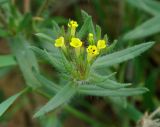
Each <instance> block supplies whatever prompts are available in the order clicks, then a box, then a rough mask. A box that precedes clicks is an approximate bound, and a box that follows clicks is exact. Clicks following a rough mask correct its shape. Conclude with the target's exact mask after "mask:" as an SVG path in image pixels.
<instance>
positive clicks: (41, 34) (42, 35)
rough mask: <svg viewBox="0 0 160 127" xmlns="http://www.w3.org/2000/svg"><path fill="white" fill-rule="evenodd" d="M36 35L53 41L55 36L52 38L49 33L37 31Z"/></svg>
mask: <svg viewBox="0 0 160 127" xmlns="http://www.w3.org/2000/svg"><path fill="white" fill-rule="evenodd" d="M35 35H36V36H38V37H40V38H42V39H45V40H47V41H49V42H53V38H51V37H50V36H48V35H46V34H44V33H36V34H35Z"/></svg>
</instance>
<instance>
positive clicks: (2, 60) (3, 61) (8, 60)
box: [0, 55, 17, 67]
mask: <svg viewBox="0 0 160 127" xmlns="http://www.w3.org/2000/svg"><path fill="white" fill-rule="evenodd" d="M16 64H17V62H16V60H15V59H14V57H13V56H12V55H1V56H0V67H7V66H14V65H16Z"/></svg>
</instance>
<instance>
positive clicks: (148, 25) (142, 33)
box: [123, 16, 160, 40]
mask: <svg viewBox="0 0 160 127" xmlns="http://www.w3.org/2000/svg"><path fill="white" fill-rule="evenodd" d="M159 22H160V16H156V17H153V18H152V19H150V20H148V21H146V22H144V23H143V24H142V25H140V26H138V27H136V28H135V29H134V30H132V31H130V32H128V33H126V34H125V35H124V37H123V39H124V40H130V39H134V40H135V39H140V38H144V37H148V36H151V35H153V34H156V33H159V32H160V23H159Z"/></svg>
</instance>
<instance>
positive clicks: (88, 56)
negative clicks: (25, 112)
mask: <svg viewBox="0 0 160 127" xmlns="http://www.w3.org/2000/svg"><path fill="white" fill-rule="evenodd" d="M82 16H83V20H84V22H83V24H82V25H81V26H80V25H79V24H78V23H77V22H76V21H73V20H69V23H68V24H66V25H65V27H64V26H62V27H59V26H58V24H57V23H56V22H55V21H53V29H52V36H49V34H48V33H47V32H46V33H45V32H38V33H37V34H36V35H37V36H38V37H39V39H40V41H41V42H42V43H45V44H46V43H47V44H49V45H50V50H49V49H48V48H44V49H40V48H38V47H35V46H31V47H30V46H29V48H28V44H27V45H26V42H24V41H22V39H23V38H22V39H21V36H20V35H19V36H18V35H17V36H18V39H16V37H13V38H12V39H11V44H12V46H13V47H12V46H11V47H12V48H13V49H14V50H13V51H14V52H16V53H15V56H16V58H17V61H18V63H20V67H21V71H22V72H23V73H24V74H23V75H24V78H25V79H26V80H27V81H28V83H27V82H26V84H27V85H28V87H29V88H33V90H35V91H38V92H39V93H41V94H43V95H49V97H52V96H53V95H54V96H53V97H52V98H51V99H50V100H49V102H48V103H47V104H46V105H44V106H43V107H42V108H41V109H40V110H39V111H38V112H36V113H35V115H34V117H39V116H42V115H44V114H45V113H47V112H49V111H52V110H54V109H56V108H58V107H59V106H62V105H64V104H66V103H68V102H69V101H71V98H73V97H75V98H76V95H84V96H85V95H89V96H101V97H106V96H109V97H117V96H118V97H122V98H123V99H124V97H127V96H133V95H138V94H142V93H144V92H146V91H147V89H146V88H143V87H139V88H131V87H130V85H131V84H130V83H119V82H117V81H116V80H113V79H115V77H114V75H115V72H113V73H112V72H111V70H110V68H109V67H111V66H114V65H115V64H118V63H121V62H123V61H127V60H129V59H132V58H134V57H136V56H138V55H140V54H141V53H143V52H144V51H146V50H147V49H149V48H150V47H151V46H152V45H153V44H154V42H147V43H142V44H139V45H136V46H133V47H129V48H127V49H124V50H121V51H116V52H113V53H111V52H110V51H111V50H113V47H114V46H115V44H116V41H114V42H113V43H111V42H109V41H108V36H107V35H104V36H102V35H101V28H100V26H98V25H96V27H95V26H94V24H93V22H92V18H91V16H89V15H88V14H87V13H86V12H84V11H82ZM35 27H36V26H35ZM21 41H22V42H23V48H24V50H26V51H24V52H22V51H20V52H19V50H20V49H17V48H19V44H18V43H20V42H21ZM17 42H18V43H17ZM14 44H16V46H14ZM20 44H22V43H20ZM30 49H32V50H33V51H34V52H35V53H37V54H39V55H40V56H41V57H40V58H41V59H42V58H43V59H45V60H48V62H49V63H50V64H52V65H53V66H54V67H55V68H56V70H57V71H58V72H59V73H60V74H59V75H58V76H59V83H58V84H57V83H55V82H54V81H50V80H48V79H47V78H45V77H44V76H42V75H41V74H40V73H39V71H38V69H36V68H34V66H33V65H30V62H31V61H22V60H21V59H22V58H23V60H25V59H24V56H25V57H26V56H28V57H27V58H30V57H29V56H31V52H30ZM20 53H23V54H20ZM24 53H26V54H28V55H24ZM32 55H33V54H32ZM30 60H33V61H35V58H33V56H32V57H31V58H30ZM21 61H22V62H21ZM26 62H27V64H26ZM22 65H23V66H22ZM25 65H27V66H28V67H29V68H33V71H32V69H30V70H28V69H27V70H26V68H25ZM28 73H31V74H30V77H29V78H28V77H27V76H28V75H27V74H28ZM28 87H27V89H28ZM27 89H25V90H23V91H22V92H19V93H17V94H16V95H14V96H12V97H10V98H9V99H7V100H6V101H4V102H3V103H1V104H0V116H2V115H3V114H4V112H5V111H6V110H7V109H8V108H9V106H10V105H11V104H12V103H13V102H14V101H15V100H16V99H17V98H18V97H19V96H20V95H22V94H24V93H25V92H26V91H27ZM50 93H51V94H50Z"/></svg>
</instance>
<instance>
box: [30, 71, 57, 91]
mask: <svg viewBox="0 0 160 127" xmlns="http://www.w3.org/2000/svg"><path fill="white" fill-rule="evenodd" d="M33 72H34V75H35V77H36V78H37V80H39V81H40V82H41V83H42V84H43V86H45V88H48V89H49V90H51V91H52V93H53V92H58V90H60V86H58V85H57V84H56V83H54V82H52V81H50V80H48V79H47V78H45V77H44V76H42V75H41V74H39V73H37V72H36V71H35V70H34V71H33Z"/></svg>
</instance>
